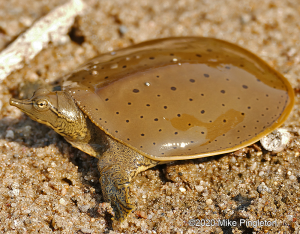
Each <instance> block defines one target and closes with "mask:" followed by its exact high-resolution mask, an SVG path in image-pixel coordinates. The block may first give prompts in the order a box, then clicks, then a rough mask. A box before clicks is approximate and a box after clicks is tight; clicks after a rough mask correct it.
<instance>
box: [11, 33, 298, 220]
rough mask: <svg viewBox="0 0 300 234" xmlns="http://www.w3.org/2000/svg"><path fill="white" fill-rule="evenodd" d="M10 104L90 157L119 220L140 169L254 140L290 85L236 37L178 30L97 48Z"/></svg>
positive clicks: (287, 106) (289, 96) (272, 120)
mask: <svg viewBox="0 0 300 234" xmlns="http://www.w3.org/2000/svg"><path fill="white" fill-rule="evenodd" d="M10 104H11V105H13V106H16V107H18V108H19V109H21V110H22V111H23V112H24V113H26V114H27V115H28V116H29V117H30V118H32V119H33V120H35V121H37V122H39V123H42V124H45V125H47V126H49V127H50V128H53V129H54V131H56V132H57V133H59V134H60V135H62V136H63V137H64V138H65V139H66V141H68V142H69V143H71V144H72V145H73V146H74V147H76V148H78V149H80V150H82V151H84V152H85V153H87V154H89V155H91V156H94V157H96V158H98V169H99V171H100V184H101V189H102V193H103V197H104V200H105V201H106V202H109V203H110V204H111V206H112V208H113V211H114V213H115V217H114V219H116V220H118V221H120V222H122V221H124V220H125V219H126V217H127V216H128V214H129V213H130V212H131V211H132V210H133V209H134V208H135V207H134V205H133V203H132V202H131V199H130V197H129V188H130V183H131V181H132V178H134V176H136V175H137V174H138V173H139V172H141V171H144V170H147V169H148V168H151V167H154V166H156V165H159V164H163V163H168V162H173V161H177V160H186V159H195V158H201V157H208V156H213V155H219V154H224V153H228V152H232V151H236V150H238V149H241V148H243V147H246V146H248V145H251V144H253V143H255V142H256V141H258V140H259V139H260V138H262V137H263V136H265V135H267V134H268V133H270V132H272V131H273V130H274V129H276V128H277V127H279V126H280V125H281V124H282V123H283V122H284V121H285V120H286V119H287V117H288V115H289V113H290V112H291V110H292V107H293V104H294V92H293V89H292V87H291V85H290V83H289V82H288V80H287V79H286V78H285V77H284V76H283V75H281V74H280V73H279V72H277V71H275V70H274V69H273V68H271V67H270V66H269V65H268V64H267V63H266V62H264V61H263V60H261V59H260V58H259V57H257V56H256V55H254V54H252V53H251V52H249V51H247V50H246V49H243V48H241V47H239V46H238V45H235V44H232V43H229V42H226V41H223V40H219V39H215V38H206V37H178V38H163V39H156V40H151V41H146V42H142V43H139V44H136V45H133V46H130V47H128V48H124V49H120V50H118V51H113V52H110V53H106V54H103V55H100V56H99V57H96V58H94V59H92V60H90V61H89V62H88V63H86V64H85V65H82V66H81V67H79V68H78V69H76V70H75V71H73V72H72V73H70V74H68V75H66V76H64V77H63V78H62V79H61V84H60V90H57V91H54V90H48V89H45V88H40V89H38V90H37V91H36V92H35V93H34V95H33V96H32V97H31V98H30V99H26V100H17V99H14V98H11V100H10Z"/></svg>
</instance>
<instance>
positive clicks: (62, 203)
mask: <svg viewBox="0 0 300 234" xmlns="http://www.w3.org/2000/svg"><path fill="white" fill-rule="evenodd" d="M59 204H61V205H64V206H65V205H66V204H67V203H66V201H65V199H63V198H61V199H59Z"/></svg>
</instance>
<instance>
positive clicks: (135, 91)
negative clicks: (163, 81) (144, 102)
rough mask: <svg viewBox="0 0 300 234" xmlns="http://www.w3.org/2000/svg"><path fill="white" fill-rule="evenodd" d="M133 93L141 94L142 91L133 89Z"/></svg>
mask: <svg viewBox="0 0 300 234" xmlns="http://www.w3.org/2000/svg"><path fill="white" fill-rule="evenodd" d="M132 92H134V93H138V92H140V90H138V89H133V90H132Z"/></svg>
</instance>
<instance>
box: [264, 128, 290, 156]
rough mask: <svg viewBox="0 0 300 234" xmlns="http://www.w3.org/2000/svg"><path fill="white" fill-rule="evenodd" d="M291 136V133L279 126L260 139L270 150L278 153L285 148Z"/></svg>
mask: <svg viewBox="0 0 300 234" xmlns="http://www.w3.org/2000/svg"><path fill="white" fill-rule="evenodd" d="M290 138H291V134H290V133H289V132H288V131H287V130H286V129H283V128H279V129H277V130H275V131H273V132H271V133H270V134H269V135H267V136H265V137H263V138H262V139H261V140H260V143H261V145H262V146H263V147H264V148H265V149H266V150H268V151H272V152H274V153H278V152H280V151H282V150H284V149H285V147H286V145H287V143H288V142H289V140H290Z"/></svg>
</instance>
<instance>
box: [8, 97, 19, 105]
mask: <svg viewBox="0 0 300 234" xmlns="http://www.w3.org/2000/svg"><path fill="white" fill-rule="evenodd" d="M9 104H10V105H12V106H16V107H18V106H19V105H18V104H19V100H18V99H15V98H11V99H10V100H9Z"/></svg>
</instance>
